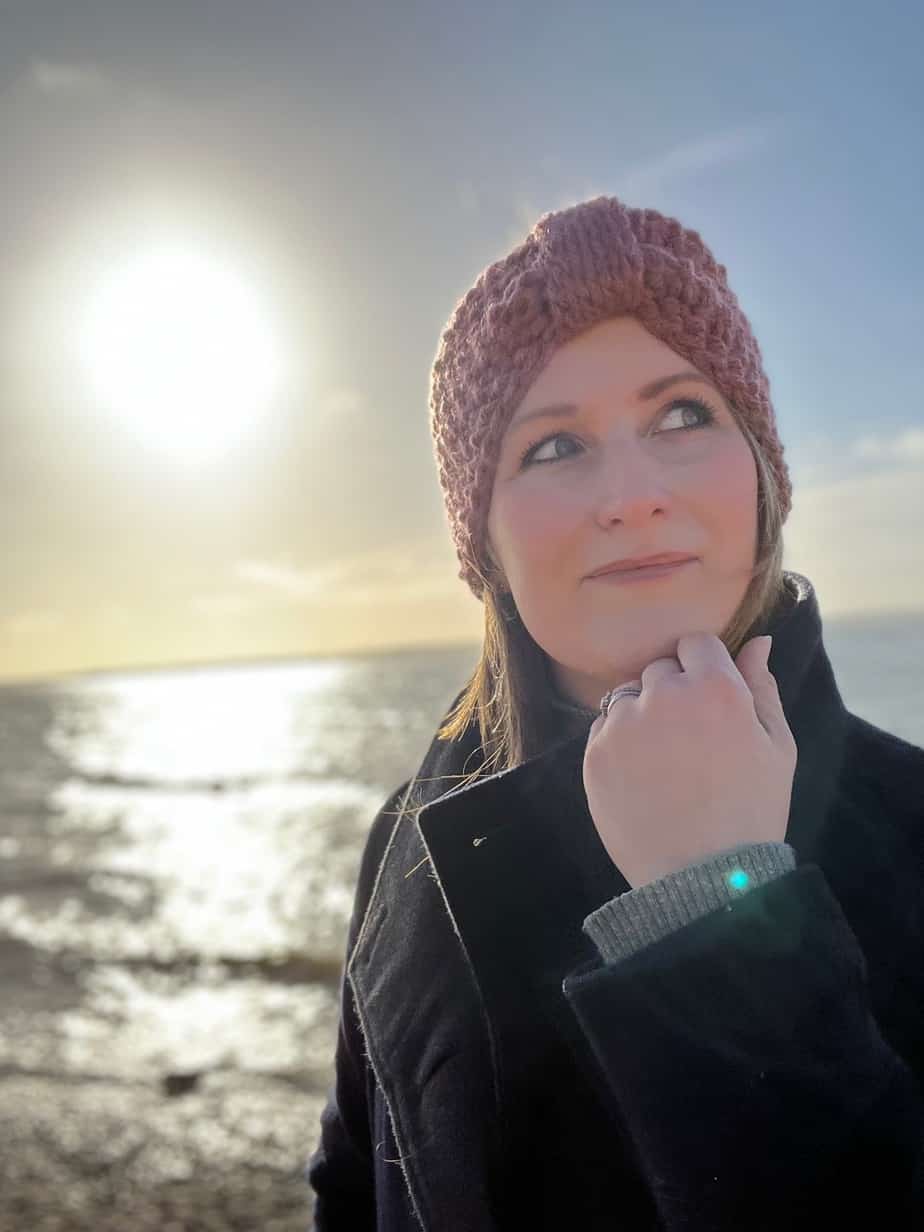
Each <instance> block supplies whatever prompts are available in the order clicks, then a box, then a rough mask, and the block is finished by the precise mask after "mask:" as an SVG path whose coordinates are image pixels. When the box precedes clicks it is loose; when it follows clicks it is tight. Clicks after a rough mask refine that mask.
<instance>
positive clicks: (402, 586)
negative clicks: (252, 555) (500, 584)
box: [234, 533, 464, 604]
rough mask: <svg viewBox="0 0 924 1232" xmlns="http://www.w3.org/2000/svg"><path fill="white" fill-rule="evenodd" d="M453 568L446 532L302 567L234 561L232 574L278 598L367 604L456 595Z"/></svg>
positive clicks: (458, 586)
mask: <svg viewBox="0 0 924 1232" xmlns="http://www.w3.org/2000/svg"><path fill="white" fill-rule="evenodd" d="M456 572H457V566H456V565H455V554H454V552H453V549H452V546H451V543H450V542H449V536H448V533H447V534H446V535H445V537H444V536H442V535H440V536H427V537H426V538H421V539H420V540H415V541H414V542H413V543H397V544H394V545H391V546H389V547H387V548H384V549H378V550H375V551H372V552H364V553H358V554H356V555H354V556H349V557H344V558H342V559H339V560H334V561H327V562H324V563H323V564H320V565H316V566H311V567H309V568H304V569H300V568H297V567H295V566H292V565H289V564H285V563H283V564H280V563H278V562H269V561H240V562H239V563H238V564H237V565H236V566H235V569H234V578H235V580H236V581H238V582H245V583H247V584H249V585H252V586H256V587H259V588H261V589H263V590H264V591H265V592H270V593H275V594H276V595H277V596H279V597H281V598H287V599H294V600H298V601H305V600H308V601H310V600H316V599H327V600H331V601H334V602H337V603H343V604H368V603H372V602H377V603H381V602H386V603H392V602H412V601H421V600H425V599H439V598H445V597H447V596H448V597H451V596H453V595H462V594H464V588H463V587H462V583H461V582H460V581H459V580H458V578H457V577H456Z"/></svg>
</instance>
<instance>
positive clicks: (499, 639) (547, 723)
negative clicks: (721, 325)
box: [401, 406, 786, 812]
mask: <svg viewBox="0 0 924 1232" xmlns="http://www.w3.org/2000/svg"><path fill="white" fill-rule="evenodd" d="M731 409H732V413H733V414H734V416H735V419H736V421H737V423H738V427H739V428H740V430H741V433H742V435H743V436H744V438H745V440H746V441H747V442H748V445H749V447H750V450H751V453H752V455H753V457H754V461H755V463H756V466H757V550H756V553H755V562H754V567H753V572H752V577H751V581H750V583H749V584H748V588H747V591H746V592H745V594H744V597H743V599H742V601H741V603H740V604H739V606H738V609H737V611H736V612H735V614H734V616H733V617H732V619H731V620H730V621H729V623H728V625H727V626H726V628H725V629H724V630H723V631H722V632H721V633H720V634H719V637H720V638H721V640H722V642H724V644H725V646H726V648H727V650H728V652H729V654H730V655H731V656H732V658H734V657H735V656H736V655H737V654H738V652H739V650H741V648H742V646H744V644H745V643H746V642H747V641H748V640H750V638H752V637H756V636H758V633H759V630H760V629H761V628H762V627H763V625H764V624H765V622H766V621H767V619H768V618H769V616H770V614H771V612H772V611H773V609H774V608H775V607H776V606H777V604H778V603H779V601H780V600H781V598H782V597H783V596H784V594H785V593H786V586H785V582H784V577H783V518H782V513H781V509H780V502H779V499H778V496H777V488H776V484H775V482H774V478H773V474H772V472H771V470H770V467H769V465H768V463H767V459H766V458H765V456H764V452H763V450H762V448H761V446H760V444H759V442H758V441H757V439H756V438H755V436H754V435H753V433H752V432H751V430H750V429H749V428H748V426H747V424H746V423H745V422H744V421H743V419H741V418H740V416H739V415H738V413H737V411H735V408H734V407H733V406H732V408H731ZM488 555H489V556H490V550H489V549H488ZM479 576H480V577H481V580H482V582H483V583H484V587H485V590H484V641H483V643H482V648H481V656H480V658H479V660H478V663H477V665H476V667H475V670H474V672H473V673H472V676H471V678H470V680H469V682H468V685H467V686H466V688H465V691H464V692H463V694H462V696H461V697H460V698H459V699H458V701H457V703H456V705H455V707H454V708H453V710H452V712H451V714H450V715H449V716H448V717H447V718H446V721H445V722H444V723H443V725H442V726H441V727H440V728H439V730H438V731H437V733H436V738H437V739H438V740H447V741H448V740H455V739H458V738H459V737H460V736H462V735H463V733H464V732H465V731H467V730H468V728H469V727H470V725H472V724H473V723H477V726H478V730H479V731H480V734H481V750H482V755H483V760H482V761H481V762H480V764H479V765H478V766H477V767H476V768H475V770H473V771H472V772H471V773H470V774H469V775H468V776H464V775H460V776H447V777H451V778H453V779H455V778H461V779H462V780H463V781H462V782H461V783H459V784H456V785H455V786H453V790H455V789H456V787H459V788H461V787H464V786H467V785H468V784H469V783H472V782H474V781H475V780H476V779H478V778H482V777H485V776H487V775H489V774H496V773H498V772H499V771H501V770H510V769H512V768H513V767H514V766H518V765H520V764H521V763H522V762H524V761H527V760H529V759H530V758H532V757H536V756H538V755H539V754H540V753H541V752H542V751H543V750H544V749H545V748H547V747H548V746H549V744H550V743H551V742H553V741H554V738H555V732H556V730H558V724H559V722H560V717H559V716H560V714H561V700H560V697H559V695H558V694H557V692H556V690H555V686H554V683H553V680H552V676H551V671H550V665H549V658H548V655H547V654H546V653H545V651H544V650H543V649H542V647H541V646H539V644H538V643H537V642H536V641H535V640H534V639H533V638H532V636H531V635H530V633H529V631H528V630H527V629H526V627H525V625H524V624H523V622H522V621H521V620H520V619H519V617H518V616H517V615H516V614H515V613H514V615H513V616H510V615H508V614H506V613H505V612H504V610H503V601H502V596H501V593H500V592H499V590H498V584H497V577H496V575H495V573H494V571H493V570H492V569H490V568H489V569H487V570H485V571H484V572H482V571H481V569H479ZM423 781H424V780H422V779H418V778H417V777H416V776H415V778H414V779H413V780H411V782H410V784H409V785H408V789H407V791H406V792H405V794H404V803H406V802H407V801H408V800H409V798H410V794H411V792H412V790H413V788H414V786H415V785H416V784H417V783H418V782H423ZM404 803H403V804H402V809H401V811H402V812H403V811H404Z"/></svg>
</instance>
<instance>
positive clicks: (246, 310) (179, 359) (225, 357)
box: [80, 246, 281, 458]
mask: <svg viewBox="0 0 924 1232" xmlns="http://www.w3.org/2000/svg"><path fill="white" fill-rule="evenodd" d="M80 352H81V359H82V362H83V365H84V368H85V370H86V373H87V376H88V378H89V381H90V385H91V390H92V394H93V396H94V397H95V398H96V399H97V400H98V402H99V403H100V404H101V405H102V406H103V407H104V408H105V409H106V410H107V411H108V412H109V413H112V414H114V415H116V416H117V417H118V418H119V419H120V420H122V421H123V422H128V424H129V426H130V427H131V428H132V430H133V431H136V432H137V433H138V434H139V435H141V436H142V437H143V438H144V439H145V440H146V441H148V442H149V443H150V444H152V445H155V446H157V447H158V448H162V449H165V450H169V451H171V452H175V453H177V454H179V455H180V456H182V457H184V458H189V457H201V456H203V455H211V454H215V453H218V452H221V450H222V448H223V447H225V446H226V445H228V444H230V443H232V442H233V441H234V439H235V438H236V437H238V436H240V435H241V434H242V433H243V432H244V431H245V430H246V429H247V427H248V426H249V425H250V424H251V423H252V422H253V421H255V420H257V419H259V418H260V417H261V415H263V414H264V413H265V412H266V411H267V410H269V409H270V406H271V404H272V402H273V399H274V397H275V396H276V395H277V394H278V392H279V386H280V381H281V356H280V353H279V352H280V348H279V343H278V338H277V337H276V334H275V331H274V329H273V327H272V323H271V320H270V316H269V312H268V310H267V306H266V305H265V304H263V303H261V301H260V297H259V296H258V294H257V292H256V290H255V288H253V287H251V286H249V285H248V284H247V282H246V280H245V279H244V278H242V277H241V276H240V275H238V274H237V273H236V272H235V271H234V270H233V269H232V268H231V267H230V266H229V265H227V264H223V263H222V262H221V261H219V260H216V259H215V258H214V257H212V256H210V255H209V254H206V253H203V252H199V251H196V250H185V249H182V248H179V247H167V246H164V247H160V248H151V249H149V250H147V251H145V252H143V253H140V254H139V255H138V256H136V257H134V258H132V259H130V260H125V261H123V262H122V263H121V264H120V265H119V266H117V267H115V268H113V269H112V270H111V271H110V272H109V273H108V275H107V276H106V277H105V278H104V279H103V280H102V281H101V282H100V283H99V284H98V286H97V287H96V289H95V292H94V293H93V295H92V296H91V298H90V302H89V304H88V305H87V308H86V312H85V315H84V320H83V329H82V334H81V342H80Z"/></svg>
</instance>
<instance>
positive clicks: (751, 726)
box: [584, 633, 798, 888]
mask: <svg viewBox="0 0 924 1232" xmlns="http://www.w3.org/2000/svg"><path fill="white" fill-rule="evenodd" d="M765 646H766V647H768V648H769V642H767V643H763V644H762V639H760V638H752V639H751V640H750V641H749V642H747V643H746V644H745V645H744V646H743V647H742V648H741V650H740V652H739V653H738V657H737V658H736V659H735V660H732V657H731V655H730V654H729V653H728V650H727V648H726V647H725V644H724V643H723V642H722V641H721V639H720V638H718V637H716V636H715V635H714V634H712V633H690V634H685V635H684V636H683V637H681V638H680V640H679V641H678V642H677V657H676V658H674V659H671V658H665V659H655V660H654V662H653V663H650V664H649V665H648V666H647V667H646V668H645V670H644V671H643V672H642V679H641V687H642V692H641V696H640V697H621V698H619V699H618V700H617V701H615V702H613V704H612V706H611V707H610V712H609V714H608V715H607V717H606V719H605V720H604V719H603V717H602V716H599V717H598V718H596V719H595V720H594V722H593V724H592V725H591V728H590V734H589V735H588V738H587V747H586V749H585V750H584V789H585V791H586V793H587V803H588V805H589V807H590V813H591V816H592V817H593V821H594V825H595V826H596V827H597V832H598V834H599V835H600V839H601V841H602V843H603V845H604V847H605V848H606V850H607V851H608V852H609V854H610V856H611V858H612V860H613V862H614V863H615V864H616V865H617V866H618V868H619V870H620V872H621V873H622V874H623V876H624V877H625V878H626V880H627V881H628V882H629V884H630V885H631V886H632V887H633V888H634V887H636V886H639V885H644V884H646V883H647V882H649V881H655V880H657V879H658V878H659V877H664V876H666V875H667V874H668V873H672V872H675V871H676V870H677V869H680V868H683V867H685V866H686V865H687V864H692V863H694V862H696V861H697V860H702V859H705V858H707V857H708V856H710V855H714V854H716V853H717V852H720V851H724V850H727V849H728V848H729V847H736V846H738V844H739V843H767V842H775V843H781V842H783V841H784V840H785V836H786V825H787V822H788V820H789V805H790V799H791V796H792V782H793V776H794V775H795V771H796V761H797V756H798V750H797V748H796V742H795V739H794V737H793V734H792V732H791V730H790V728H789V724H788V723H787V721H786V716H785V714H784V713H783V706H782V703H781V702H780V694H779V689H778V688H777V683H776V679H775V678H774V676H773V673H772V672H771V671H770V669H769V668H768V667H767V666H766V656H765V653H764V647H765Z"/></svg>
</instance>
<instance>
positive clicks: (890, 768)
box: [843, 714, 924, 858]
mask: <svg viewBox="0 0 924 1232" xmlns="http://www.w3.org/2000/svg"><path fill="white" fill-rule="evenodd" d="M843 773H844V777H845V779H846V780H847V781H848V782H849V783H850V785H851V795H852V796H853V797H854V799H856V800H857V801H858V802H859V803H861V804H863V805H865V806H866V807H867V809H868V810H870V811H871V815H872V817H874V818H875V821H876V824H877V825H880V826H882V825H884V826H888V827H889V828H890V829H891V830H892V831H893V833H895V834H896V835H897V836H900V838H901V839H902V840H904V842H905V843H908V844H910V845H911V847H912V848H913V849H914V850H916V851H918V852H919V853H921V855H922V858H924V749H922V748H919V747H918V745H916V744H912V743H911V742H910V741H909V740H905V739H903V738H902V737H901V736H896V735H895V734H894V732H888V731H885V730H884V729H883V728H881V727H877V726H876V725H875V724H874V723H870V722H868V721H867V720H866V719H861V718H860V717H859V716H858V715H855V714H849V715H848V727H847V739H846V742H845V746H844V769H843Z"/></svg>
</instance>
